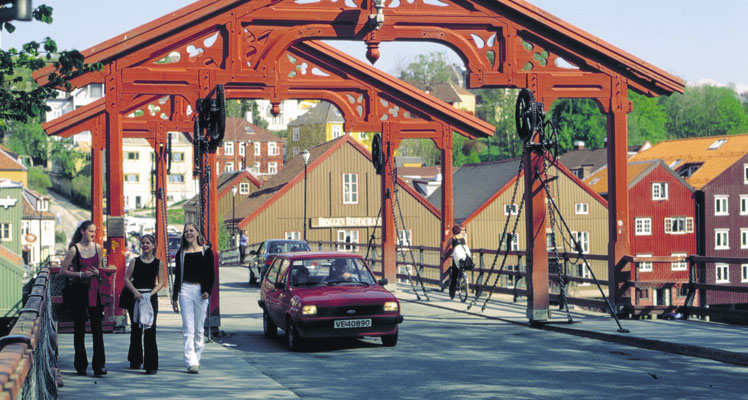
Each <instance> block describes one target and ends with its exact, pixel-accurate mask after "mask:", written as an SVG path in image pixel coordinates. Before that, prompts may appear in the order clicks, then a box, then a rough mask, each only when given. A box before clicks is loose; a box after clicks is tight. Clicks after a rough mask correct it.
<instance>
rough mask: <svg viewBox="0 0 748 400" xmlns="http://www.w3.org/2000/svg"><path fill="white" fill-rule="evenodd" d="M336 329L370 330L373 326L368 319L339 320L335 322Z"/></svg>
mask: <svg viewBox="0 0 748 400" xmlns="http://www.w3.org/2000/svg"><path fill="white" fill-rule="evenodd" d="M334 323H335V324H334V325H333V326H334V327H335V329H338V328H368V327H370V326H371V318H366V319H339V320H335V321H334Z"/></svg>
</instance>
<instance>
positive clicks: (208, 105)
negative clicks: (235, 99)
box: [196, 85, 226, 151]
mask: <svg viewBox="0 0 748 400" xmlns="http://www.w3.org/2000/svg"><path fill="white" fill-rule="evenodd" d="M215 94H216V96H215V99H213V98H210V97H206V98H204V99H198V100H197V104H196V106H197V115H198V117H197V119H198V120H199V122H200V123H199V125H200V128H201V130H202V129H205V130H206V133H205V135H206V136H207V137H208V139H209V140H208V151H215V150H216V149H217V148H218V145H219V144H220V143H221V141H222V140H223V135H224V134H225V132H226V96H225V95H224V89H223V85H217V86H216V90H215Z"/></svg>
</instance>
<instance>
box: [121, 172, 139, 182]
mask: <svg viewBox="0 0 748 400" xmlns="http://www.w3.org/2000/svg"><path fill="white" fill-rule="evenodd" d="M130 177H135V180H134V181H133V180H130ZM124 180H125V183H140V174H125V175H124Z"/></svg>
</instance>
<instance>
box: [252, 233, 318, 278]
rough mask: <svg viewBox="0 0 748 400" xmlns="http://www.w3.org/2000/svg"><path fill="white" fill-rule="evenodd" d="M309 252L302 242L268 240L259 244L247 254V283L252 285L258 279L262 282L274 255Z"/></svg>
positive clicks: (305, 243) (305, 244) (306, 245)
mask: <svg viewBox="0 0 748 400" xmlns="http://www.w3.org/2000/svg"><path fill="white" fill-rule="evenodd" d="M309 250H311V249H310V248H309V245H308V244H307V242H305V241H303V240H292V239H269V240H266V241H264V242H262V243H260V247H258V248H257V249H256V250H252V251H250V252H249V283H250V284H251V285H254V284H255V283H257V278H258V277H259V279H260V280H262V277H263V276H265V272H267V270H268V268H269V267H270V264H271V263H272V262H273V259H274V258H275V255H276V254H280V253H291V252H297V251H309Z"/></svg>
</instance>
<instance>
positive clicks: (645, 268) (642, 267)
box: [636, 254, 652, 272]
mask: <svg viewBox="0 0 748 400" xmlns="http://www.w3.org/2000/svg"><path fill="white" fill-rule="evenodd" d="M636 256H637V257H652V255H651V254H637V255H636ZM638 264H639V272H652V263H651V262H648V261H639V262H638Z"/></svg>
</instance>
